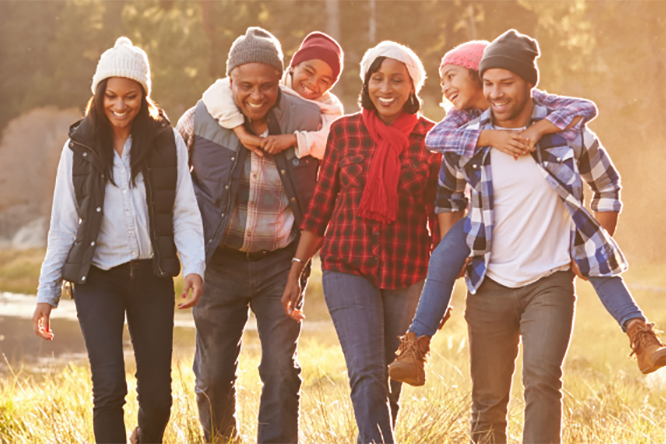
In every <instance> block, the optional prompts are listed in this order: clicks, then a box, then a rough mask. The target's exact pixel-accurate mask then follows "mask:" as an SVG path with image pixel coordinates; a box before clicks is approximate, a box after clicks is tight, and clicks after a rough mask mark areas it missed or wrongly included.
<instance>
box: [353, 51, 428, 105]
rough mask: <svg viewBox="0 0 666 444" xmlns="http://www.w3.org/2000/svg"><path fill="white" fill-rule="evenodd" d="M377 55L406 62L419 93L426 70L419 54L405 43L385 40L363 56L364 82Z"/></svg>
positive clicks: (362, 77) (362, 74) (362, 78)
mask: <svg viewBox="0 0 666 444" xmlns="http://www.w3.org/2000/svg"><path fill="white" fill-rule="evenodd" d="M377 57H388V58H390V59H395V60H397V61H399V62H402V63H404V64H405V66H406V67H407V72H408V73H409V76H410V77H411V78H412V82H414V90H415V91H416V94H418V93H419V91H420V90H421V87H422V86H423V84H424V83H425V78H426V72H425V68H424V67H423V63H421V59H419V56H417V55H416V54H415V53H414V51H412V50H411V49H409V48H408V47H406V46H405V45H401V44H400V43H396V42H392V41H390V40H385V41H383V42H381V43H380V44H379V45H377V46H375V47H374V48H370V49H368V51H367V52H366V53H365V55H364V56H363V60H361V72H360V74H361V80H362V81H363V82H365V76H366V74H367V73H368V70H369V69H370V65H372V62H374V61H375V59H377Z"/></svg>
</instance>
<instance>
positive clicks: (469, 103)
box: [440, 65, 488, 111]
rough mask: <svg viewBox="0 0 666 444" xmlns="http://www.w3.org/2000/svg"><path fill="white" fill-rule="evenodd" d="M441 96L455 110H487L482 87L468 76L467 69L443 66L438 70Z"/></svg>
mask: <svg viewBox="0 0 666 444" xmlns="http://www.w3.org/2000/svg"><path fill="white" fill-rule="evenodd" d="M440 77H441V80H442V83H441V84H442V94H444V97H445V98H446V100H448V101H449V102H451V103H452V104H453V106H455V107H456V109H457V110H459V111H462V110H467V109H487V108H488V102H486V98H485V97H484V96H483V88H482V86H481V85H480V84H479V83H477V82H475V81H474V80H473V79H472V77H471V76H470V72H469V70H468V69H467V68H463V67H462V66H458V65H444V66H443V67H442V69H441V70H440Z"/></svg>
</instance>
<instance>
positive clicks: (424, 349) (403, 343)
mask: <svg viewBox="0 0 666 444" xmlns="http://www.w3.org/2000/svg"><path fill="white" fill-rule="evenodd" d="M429 352H430V338H429V337H428V336H421V337H420V338H418V339H417V338H416V334H415V333H412V332H407V334H406V335H405V336H401V337H400V348H398V351H397V352H395V354H396V355H398V357H397V358H395V361H393V362H392V363H390V364H389V366H388V370H389V376H390V378H391V379H393V380H394V381H398V382H404V383H406V384H409V385H413V386H415V387H419V386H422V385H423V384H425V379H426V376H425V362H426V359H427V357H428V353H429Z"/></svg>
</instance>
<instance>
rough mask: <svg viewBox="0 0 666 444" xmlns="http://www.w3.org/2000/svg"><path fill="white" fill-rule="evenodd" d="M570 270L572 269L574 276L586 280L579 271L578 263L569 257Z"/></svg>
mask: <svg viewBox="0 0 666 444" xmlns="http://www.w3.org/2000/svg"><path fill="white" fill-rule="evenodd" d="M571 271H573V273H574V274H575V275H576V276H578V277H579V278H581V279H582V280H584V281H586V280H587V278H586V277H585V276H583V273H581V272H580V268H578V264H577V263H576V261H575V260H573V259H571Z"/></svg>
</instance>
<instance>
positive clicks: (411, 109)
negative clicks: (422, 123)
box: [358, 57, 421, 114]
mask: <svg viewBox="0 0 666 444" xmlns="http://www.w3.org/2000/svg"><path fill="white" fill-rule="evenodd" d="M384 60H386V57H377V58H376V59H375V61H374V62H372V64H371V65H370V68H368V72H367V73H366V74H365V79H364V80H363V89H361V95H360V96H359V98H358V100H359V104H360V105H361V106H362V107H363V108H365V109H367V110H368V111H377V108H376V107H375V104H374V103H372V100H371V99H370V93H369V92H368V82H369V81H370V76H371V75H373V74H374V73H376V72H377V71H379V67H380V66H382V63H383V62H384ZM402 109H404V110H405V112H408V113H409V114H416V113H418V112H419V111H420V110H421V99H420V98H419V96H417V95H416V93H411V94H410V95H409V98H408V99H407V102H405V105H404V106H403V107H402Z"/></svg>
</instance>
